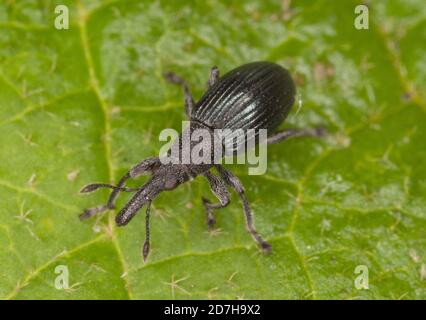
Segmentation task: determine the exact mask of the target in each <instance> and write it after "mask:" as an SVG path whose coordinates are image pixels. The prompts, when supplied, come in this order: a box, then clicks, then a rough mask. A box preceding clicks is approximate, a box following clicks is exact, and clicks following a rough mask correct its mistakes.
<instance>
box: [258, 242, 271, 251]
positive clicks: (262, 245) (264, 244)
mask: <svg viewBox="0 0 426 320" xmlns="http://www.w3.org/2000/svg"><path fill="white" fill-rule="evenodd" d="M259 245H260V248H261V249H262V252H263V253H271V251H272V246H271V245H270V244H269V243H268V242H266V241H263V242H262V243H260V244H259Z"/></svg>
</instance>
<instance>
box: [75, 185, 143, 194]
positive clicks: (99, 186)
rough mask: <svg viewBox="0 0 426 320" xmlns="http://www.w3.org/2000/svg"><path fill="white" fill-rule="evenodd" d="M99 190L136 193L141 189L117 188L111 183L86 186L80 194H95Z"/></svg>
mask: <svg viewBox="0 0 426 320" xmlns="http://www.w3.org/2000/svg"><path fill="white" fill-rule="evenodd" d="M99 188H109V189H114V190H117V191H124V192H136V191H138V190H139V189H140V188H125V187H117V186H114V185H112V184H109V183H92V184H89V185H87V186H85V187H84V188H83V189H81V190H80V193H89V192H93V191H95V190H97V189H99Z"/></svg>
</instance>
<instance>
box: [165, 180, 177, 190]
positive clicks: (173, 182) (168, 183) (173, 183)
mask: <svg viewBox="0 0 426 320" xmlns="http://www.w3.org/2000/svg"><path fill="white" fill-rule="evenodd" d="M177 186H178V181H177V180H176V179H175V178H173V177H167V179H166V180H165V181H164V189H166V190H173V189H174V188H176V187H177Z"/></svg>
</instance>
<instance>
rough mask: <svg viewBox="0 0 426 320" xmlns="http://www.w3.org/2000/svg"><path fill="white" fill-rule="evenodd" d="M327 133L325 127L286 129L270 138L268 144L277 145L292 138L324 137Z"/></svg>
mask: <svg viewBox="0 0 426 320" xmlns="http://www.w3.org/2000/svg"><path fill="white" fill-rule="evenodd" d="M325 133H326V130H325V128H324V127H317V128H307V129H286V130H283V131H278V132H276V133H275V134H273V135H272V136H270V137H268V140H267V143H268V144H275V143H278V142H281V141H284V140H287V139H290V138H295V137H322V136H324V135H325Z"/></svg>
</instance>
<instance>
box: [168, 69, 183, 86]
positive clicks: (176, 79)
mask: <svg viewBox="0 0 426 320" xmlns="http://www.w3.org/2000/svg"><path fill="white" fill-rule="evenodd" d="M163 77H164V79H166V80H167V81H168V82H170V83H174V84H183V83H184V82H185V81H183V79H182V78H181V77H179V76H178V75H177V74H176V73H174V72H171V71H168V72H164V73H163Z"/></svg>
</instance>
